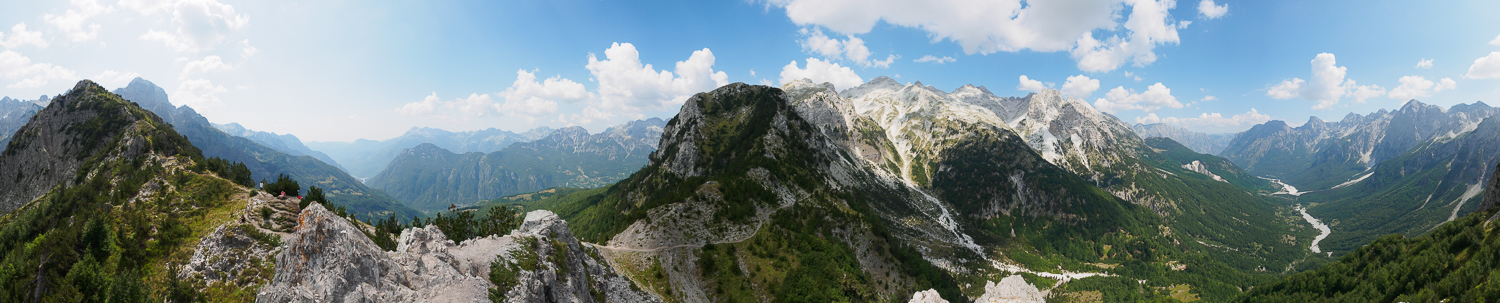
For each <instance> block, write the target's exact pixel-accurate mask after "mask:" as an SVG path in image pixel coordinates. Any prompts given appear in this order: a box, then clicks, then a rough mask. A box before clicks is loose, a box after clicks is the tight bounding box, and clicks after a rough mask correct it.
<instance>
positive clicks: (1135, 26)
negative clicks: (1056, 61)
mask: <svg viewBox="0 0 1500 303" xmlns="http://www.w3.org/2000/svg"><path fill="white" fill-rule="evenodd" d="M1134 2H1135V4H1134V5H1131V11H1130V19H1128V20H1126V21H1125V29H1126V30H1128V31H1129V32H1130V34H1129V35H1126V36H1124V37H1119V36H1113V37H1109V38H1106V39H1104V40H1102V41H1101V40H1097V39H1095V38H1094V37H1093V35H1092V34H1089V35H1085V36H1083V38H1080V39H1078V43H1077V45H1078V46H1077V47H1075V48H1073V49H1072V50H1071V51H1069V54H1070V55H1072V57H1073V59H1074V60H1076V61H1078V69H1080V70H1083V71H1087V72H1109V71H1113V70H1115V69H1116V68H1119V67H1120V66H1121V65H1124V64H1125V62H1126V61H1130V62H1131V63H1133V64H1134V65H1135V66H1145V65H1146V64H1151V63H1152V62H1156V52H1155V51H1154V50H1153V49H1155V48H1156V45H1158V44H1176V43H1178V41H1179V40H1178V37H1177V28H1178V27H1177V26H1176V25H1174V24H1173V22H1172V15H1171V14H1170V13H1169V12H1168V11H1169V10H1171V9H1172V8H1173V7H1174V6H1176V1H1173V0H1163V1H1160V2H1158V1H1150V0H1136V1H1134Z"/></svg>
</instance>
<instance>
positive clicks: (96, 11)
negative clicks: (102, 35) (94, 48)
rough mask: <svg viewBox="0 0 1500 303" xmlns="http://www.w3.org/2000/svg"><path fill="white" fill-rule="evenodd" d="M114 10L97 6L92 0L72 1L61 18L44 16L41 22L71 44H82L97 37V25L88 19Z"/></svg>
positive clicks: (51, 15)
mask: <svg viewBox="0 0 1500 303" xmlns="http://www.w3.org/2000/svg"><path fill="white" fill-rule="evenodd" d="M111 10H114V8H113V7H105V6H102V5H99V3H98V2H95V1H94V0H73V1H71V3H70V5H69V7H68V10H67V11H65V12H63V14H62V15H61V16H59V15H53V14H46V15H44V16H42V20H45V21H47V24H51V25H52V26H53V27H57V30H59V31H62V32H63V33H64V34H66V35H67V36H68V39H69V40H73V42H84V41H89V40H93V39H94V38H98V37H99V24H98V23H89V18H93V17H94V16H98V15H102V14H105V13H108V12H109V11H111Z"/></svg>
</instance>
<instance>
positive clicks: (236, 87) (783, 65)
mask: <svg viewBox="0 0 1500 303" xmlns="http://www.w3.org/2000/svg"><path fill="white" fill-rule="evenodd" d="M1497 12H1500V1H1389V0H1384V1H1383V0H1375V1H1236V0H1202V1H1199V0H1183V1H1172V0H1126V1H1118V0H1061V1H1022V0H989V1H979V0H933V1H898V0H866V1H851V0H769V1H597V0H596V1H574V0H549V1H380V0H376V1H340V0H331V1H233V0H160V1H154V0H120V1H114V0H73V1H19V0H0V96H10V97H12V98H18V99H26V100H32V99H37V98H38V97H39V96H42V95H57V94H62V93H64V92H65V91H67V90H68V89H69V88H71V87H72V86H73V85H74V84H75V83H76V82H77V81H79V80H80V79H91V80H94V81H96V82H98V83H100V84H102V85H104V86H105V87H107V88H110V89H113V88H117V87H121V86H124V85H125V84H127V83H128V82H129V81H130V80H131V79H133V78H135V77H141V78H144V79H147V80H150V81H152V82H154V83H156V84H157V85H159V86H161V87H162V88H164V89H165V90H166V91H167V93H168V94H169V95H170V99H171V101H172V102H173V103H174V104H177V105H187V106H191V107H193V108H194V109H195V110H197V111H198V112H199V113H201V114H203V115H204V116H206V117H207V118H208V119H209V120H210V121H212V122H215V123H231V122H233V123H240V124H241V125H244V126H245V127H247V128H250V129H253V130H259V131H270V132H276V133H281V134H288V133H289V134H293V135H296V136H298V137H300V138H301V139H302V140H304V141H352V140H355V139H360V138H364V139H374V140H383V139H388V138H392V137H396V136H399V135H401V134H402V133H404V132H405V131H406V130H408V129H410V128H412V127H434V128H441V129H445V130H450V131H468V130H478V129H486V128H498V129H503V130H511V131H516V132H520V131H525V130H528V129H531V128H535V127H541V126H547V127H553V128H558V127H566V126H575V125H576V126H583V127H585V128H587V129H588V130H590V131H592V132H600V131H603V130H604V129H606V128H608V127H610V126H613V125H618V124H621V123H624V122H626V121H630V120H635V119H645V118H649V117H662V118H664V119H670V118H671V117H672V116H673V115H675V114H676V113H677V110H678V108H679V107H680V106H681V104H682V102H683V101H684V100H686V99H687V98H688V97H690V96H691V95H692V94H694V93H698V92H703V91H708V90H711V89H713V88H715V87H718V86H720V85H724V84H728V83H733V82H745V83H750V84H766V85H780V84H782V83H784V82H788V81H791V80H795V79H800V78H809V79H811V80H813V81H816V82H830V83H833V84H834V85H835V87H836V88H837V89H839V90H842V89H845V88H849V87H853V86H856V85H858V84H860V83H863V82H866V81H869V80H871V79H873V78H875V77H879V76H888V77H891V78H894V79H896V80H897V81H900V82H903V83H915V82H921V83H922V84H925V85H931V86H934V87H937V88H938V89H942V90H945V91H951V90H953V89H955V88H958V87H959V86H962V85H965V84H974V85H980V86H985V87H987V88H988V89H989V90H990V91H992V92H994V93H996V94H997V95H1000V96H1025V95H1026V94H1028V93H1031V92H1034V91H1039V90H1043V89H1058V90H1060V91H1062V92H1063V93H1064V94H1065V95H1068V96H1070V97H1074V98H1081V99H1083V100H1085V101H1087V102H1088V103H1090V104H1093V105H1094V106H1095V108H1097V109H1099V110H1101V111H1104V112H1107V113H1111V114H1113V115H1115V116H1116V117H1118V118H1119V119H1120V120H1122V121H1124V122H1126V123H1129V124H1134V123H1168V124H1172V125H1176V126H1179V127H1184V128H1188V129H1190V130H1195V131H1200V132H1206V133H1228V132H1239V131H1244V130H1245V129H1248V128H1250V127H1251V126H1253V125H1255V124H1258V123H1263V122H1265V121H1268V120H1285V121H1288V123H1290V124H1292V125H1300V124H1302V123H1303V122H1305V121H1307V119H1308V117H1309V116H1317V117H1319V118H1321V119H1323V120H1326V121H1338V120H1341V119H1342V118H1343V117H1344V116H1345V115H1346V114H1348V113H1351V112H1352V113H1360V114H1367V113H1371V112H1375V111H1377V110H1379V109H1396V108H1399V107H1400V106H1401V105H1403V104H1405V103H1406V102H1407V100H1411V99H1417V100H1420V101H1422V102H1424V103H1428V104H1434V105H1439V106H1443V107H1445V108H1446V107H1450V106H1452V105H1455V104H1460V103H1473V102H1476V101H1487V102H1490V103H1494V102H1500V101H1497V100H1500V18H1495V17H1494V16H1495V15H1496V13H1497Z"/></svg>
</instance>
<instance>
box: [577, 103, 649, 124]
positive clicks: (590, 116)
mask: <svg viewBox="0 0 1500 303" xmlns="http://www.w3.org/2000/svg"><path fill="white" fill-rule="evenodd" d="M566 116H567V115H557V119H558V121H559V122H563V123H566V124H568V125H579V124H589V123H594V122H596V121H608V120H609V119H611V118H614V117H615V115H614V114H611V113H609V112H607V111H602V110H599V109H598V108H595V107H593V106H589V107H585V108H583V110H582V111H579V112H578V113H576V114H572V115H571V116H572V118H571V119H568V118H567V117H566ZM635 116H639V114H637V115H635ZM633 117H634V116H633Z"/></svg>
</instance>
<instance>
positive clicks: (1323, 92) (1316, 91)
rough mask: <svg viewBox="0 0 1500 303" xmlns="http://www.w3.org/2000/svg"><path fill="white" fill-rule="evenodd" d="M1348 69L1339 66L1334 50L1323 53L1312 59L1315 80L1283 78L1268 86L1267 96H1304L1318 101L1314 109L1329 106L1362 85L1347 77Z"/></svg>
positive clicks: (1286, 97) (1303, 97)
mask: <svg viewBox="0 0 1500 303" xmlns="http://www.w3.org/2000/svg"><path fill="white" fill-rule="evenodd" d="M1347 71H1348V68H1346V67H1343V66H1338V62H1337V60H1336V59H1335V58H1334V55H1333V54H1330V53H1320V54H1318V55H1317V56H1316V57H1314V58H1313V60H1312V81H1306V80H1302V79H1301V78H1292V79H1289V80H1283V81H1281V83H1280V84H1277V85H1275V86H1272V87H1271V88H1270V89H1269V90H1267V91H1266V96H1268V97H1271V98H1275V99H1283V100H1285V99H1291V98H1293V97H1301V98H1302V99H1304V100H1308V101H1313V102H1317V104H1315V105H1313V107H1312V108H1313V109H1317V110H1324V109H1329V108H1332V107H1333V105H1334V104H1338V103H1339V99H1340V98H1343V97H1344V95H1345V94H1347V93H1348V92H1349V91H1351V90H1358V89H1359V87H1358V86H1356V85H1355V84H1354V80H1353V79H1344V75H1345V74H1346V73H1347ZM1376 88H1378V87H1376ZM1367 89H1373V88H1367Z"/></svg>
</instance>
